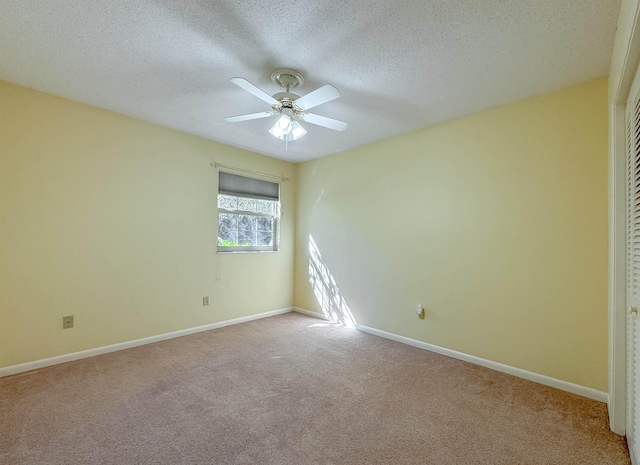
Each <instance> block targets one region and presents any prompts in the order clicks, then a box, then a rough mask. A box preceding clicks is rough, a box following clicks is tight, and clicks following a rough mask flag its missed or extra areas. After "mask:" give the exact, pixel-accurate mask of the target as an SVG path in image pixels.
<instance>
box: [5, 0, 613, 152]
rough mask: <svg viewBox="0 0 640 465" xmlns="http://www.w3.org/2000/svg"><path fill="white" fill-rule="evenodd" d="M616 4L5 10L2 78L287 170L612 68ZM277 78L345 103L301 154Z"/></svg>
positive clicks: (312, 131)
mask: <svg viewBox="0 0 640 465" xmlns="http://www.w3.org/2000/svg"><path fill="white" fill-rule="evenodd" d="M619 3H620V1H619V0H415V1H409V0H395V1H384V0H376V1H374V0H347V1H345V0H326V1H318V0H295V1H292V0H287V1H280V0H278V1H275V0H270V1H268V0H242V1H237V0H236V1H233V0H227V1H211V0H210V1H206V0H199V1H197V0H192V1H185V0H129V1H126V0H20V1H4V2H0V79H2V80H6V81H10V82H14V83H17V84H21V85H24V86H27V87H32V88H35V89H39V90H42V91H45V92H49V93H51V94H55V95H60V96H63V97H66V98H69V99H72V100H76V101H80V102H84V103H88V104H90V105H94V106H97V107H102V108H107V109H110V110H114V111H116V112H119V113H123V114H126V115H130V116H133V117H136V118H140V119H143V120H147V121H152V122H155V123H159V124H162V125H165V126H169V127H172V128H176V129H181V130H184V131H187V132H190V133H193V134H198V135H201V136H204V137H207V138H209V139H213V140H217V141H220V142H224V143H227V144H230V145H234V146H238V147H242V148H246V149H249V150H253V151H255V152H260V153H264V154H266V155H270V156H273V157H277V158H282V159H285V160H290V161H304V160H309V159H312V158H317V157H321V156H325V155H328V154H331V153H335V152H339V151H342V150H346V149H349V148H352V147H355V146H358V145H362V144H365V143H368V142H372V141H375V140H378V139H382V138H386V137H389V136H392V135H395V134H399V133H403V132H407V131H411V130H414V129H418V128H421V127H425V126H430V125H433V124H436V123H439V122H442V121H446V120H449V119H452V118H456V117H460V116H463V115H467V114H471V113H475V112H478V111H481V110H484V109H487V108H491V107H495V106H499V105H502V104H505V103H509V102H514V101H517V100H522V99H524V98H527V97H531V96H534V95H539V94H543V93H546V92H550V91H553V90H557V89H561V88H563V87H567V86H570V85H572V84H577V83H580V82H583V81H586V80H589V79H592V78H595V77H598V76H603V75H606V74H607V73H608V69H609V62H610V59H611V50H612V46H613V37H614V32H615V27H616V23H617V15H618V10H619ZM276 68H294V69H296V70H298V71H300V72H301V73H302V74H303V75H304V77H305V84H304V86H303V87H301V88H299V89H296V90H295V92H296V93H298V94H299V95H304V94H306V93H308V92H311V91H312V90H314V89H316V88H317V87H320V86H321V85H323V84H326V83H331V84H333V85H334V86H336V87H337V88H338V89H339V90H340V92H341V94H342V97H341V98H340V99H338V100H334V101H332V102H329V103H326V104H324V105H321V106H318V107H316V108H314V109H313V110H312V111H313V112H314V113H317V114H320V115H323V116H328V117H332V118H336V119H340V120H344V121H347V122H348V123H349V127H348V128H347V129H346V130H345V131H344V132H335V131H331V130H329V129H325V128H322V127H319V126H313V125H311V124H308V123H307V124H305V127H306V128H307V130H308V133H307V135H306V136H305V137H303V138H301V139H300V140H298V141H295V142H292V143H290V144H289V151H288V152H285V147H284V143H283V142H281V141H279V140H277V139H275V138H274V137H273V136H271V135H270V134H269V133H268V132H267V131H268V129H269V128H270V127H271V125H272V124H273V122H274V121H273V120H271V119H261V120H253V121H247V122H240V123H228V122H226V121H224V120H223V117H225V116H233V115H239V114H243V113H254V112H259V111H266V110H269V106H268V105H267V104H266V103H264V102H262V101H261V100H259V99H257V98H256V97H254V96H252V95H251V94H249V93H247V92H245V91H243V90H242V89H240V88H238V87H236V86H235V85H233V84H232V83H231V82H229V79H230V78H232V77H234V76H240V77H244V78H246V79H248V80H249V81H251V82H253V83H254V84H255V85H257V86H258V87H260V88H262V89H263V90H265V91H266V92H267V93H269V94H274V93H276V92H280V91H281V90H282V89H280V88H279V87H277V86H276V85H275V84H273V83H272V82H271V80H270V75H271V72H272V71H273V70H274V69H276Z"/></svg>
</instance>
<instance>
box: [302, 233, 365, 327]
mask: <svg viewBox="0 0 640 465" xmlns="http://www.w3.org/2000/svg"><path fill="white" fill-rule="evenodd" d="M309 283H311V287H312V288H313V293H314V294H315V296H316V299H317V300H318V303H319V304H320V306H321V307H322V312H323V313H324V314H325V315H326V316H327V318H328V319H329V321H331V322H333V323H338V324H341V325H343V326H346V327H349V328H354V327H355V320H354V318H353V314H352V313H351V310H350V309H349V306H348V305H347V302H346V301H345V300H344V297H342V295H340V289H338V285H337V284H336V281H335V279H334V278H333V276H332V275H331V273H330V272H329V269H328V268H327V266H326V265H325V264H324V263H323V262H322V255H320V250H319V249H318V246H317V245H316V243H315V241H314V240H313V237H311V236H309Z"/></svg>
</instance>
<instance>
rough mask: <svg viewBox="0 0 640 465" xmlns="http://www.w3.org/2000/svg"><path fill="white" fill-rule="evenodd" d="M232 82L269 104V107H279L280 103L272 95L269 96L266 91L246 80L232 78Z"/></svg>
mask: <svg viewBox="0 0 640 465" xmlns="http://www.w3.org/2000/svg"><path fill="white" fill-rule="evenodd" d="M231 82H233V83H234V84H235V85H236V86H238V87H241V88H243V89H244V90H246V91H247V92H250V93H252V94H253V95H255V96H256V97H258V98H259V99H260V100H263V101H265V102H267V103H268V104H269V105H277V104H278V101H277V100H276V99H274V98H273V97H272V96H271V95H269V94H267V93H266V92H265V91H264V90H262V89H260V88H259V87H256V86H254V85H253V84H251V83H250V82H249V81H247V80H246V79H244V78H240V77H234V78H231Z"/></svg>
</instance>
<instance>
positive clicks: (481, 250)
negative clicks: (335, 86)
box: [294, 78, 607, 391]
mask: <svg viewBox="0 0 640 465" xmlns="http://www.w3.org/2000/svg"><path fill="white" fill-rule="evenodd" d="M297 182H298V183H297V186H298V194H297V216H296V275H295V299H294V302H295V305H296V306H299V307H302V308H306V309H309V310H315V311H320V310H322V309H323V308H322V307H323V306H322V305H321V304H320V303H319V302H318V299H317V298H316V296H315V295H314V291H313V289H312V286H311V284H310V282H309V274H310V272H309V269H310V264H311V268H316V269H317V268H322V266H325V267H326V270H325V271H326V273H325V276H324V277H323V278H321V281H325V284H327V286H326V288H327V289H329V288H332V287H333V288H336V289H338V291H337V294H339V297H338V298H337V300H339V301H341V302H344V304H346V305H347V306H348V307H349V308H350V310H351V312H352V314H353V316H354V317H355V320H356V322H357V323H359V324H362V325H365V326H370V327H374V328H377V329H381V330H384V331H388V332H392V333H396V334H400V335H403V336H407V337H410V338H414V339H418V340H421V341H426V342H429V343H433V344H436V345H439V346H442V347H446V348H450V349H454V350H457V351H461V352H465V353H467V354H471V355H475V356H478V357H482V358H486V359H489V360H493V361H497V362H500V363H504V364H507V365H511V366H514V367H518V368H522V369H525V370H529V371H532V372H536V373H541V374H544V375H547V376H551V377H553V378H558V379H561V380H566V381H569V382H573V383H577V384H580V385H583V386H588V387H591V388H595V389H598V390H601V391H607V81H606V79H604V78H603V79H599V80H596V81H593V82H589V83H586V84H584V85H580V86H576V87H572V88H569V89H566V90H563V91H560V92H556V93H553V94H549V95H545V96H542V97H538V98H534V99H530V100H526V101H523V102H519V103H516V104H512V105H508V106H505V107H501V108H497V109H494V110H491V111H487V112H484V113H481V114H477V115H473V116H469V117H466V118H462V119H459V120H456V121H452V122H449V123H446V124H442V125H439V126H436V127H432V128H428V129H423V130H420V131H416V132H413V133H410V134H405V135H401V136H397V137H393V138H390V139H387V140H384V141H381V142H377V143H374V144H370V145H367V146H363V147H359V148H356V149H353V150H350V151H347V152H344V153H341V154H337V155H333V156H330V157H327V158H322V159H319V160H314V161H310V162H306V163H303V164H301V165H298V166H297ZM310 238H312V239H313V241H314V242H315V244H316V245H317V247H318V249H319V252H320V254H321V256H322V262H323V263H322V265H317V264H314V263H313V259H312V258H310V254H309V241H310ZM310 262H311V263H310ZM329 275H330V276H331V277H329ZM331 280H333V281H334V283H333V284H332V283H331ZM329 293H331V291H330V290H329ZM417 304H422V305H423V306H424V307H425V309H426V311H427V313H426V319H425V320H419V319H417V317H416V315H415V306H416V305H417Z"/></svg>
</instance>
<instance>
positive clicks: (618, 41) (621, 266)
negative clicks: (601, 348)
mask: <svg viewBox="0 0 640 465" xmlns="http://www.w3.org/2000/svg"><path fill="white" fill-rule="evenodd" d="M639 21H640V0H622V2H621V5H620V17H619V19H618V29H617V31H616V37H615V42H614V46H613V57H612V60H611V69H610V72H609V99H608V101H609V425H610V427H611V430H612V431H614V432H615V433H618V434H625V432H626V385H627V376H626V375H627V373H626V363H627V362H626V360H627V354H626V351H627V334H626V326H627V323H626V321H627V303H626V285H627V282H626V281H627V270H626V268H627V266H626V260H627V258H626V254H627V237H626V228H627V226H626V173H625V171H626V168H625V166H626V134H625V104H626V102H627V98H628V96H629V91H630V89H631V84H632V83H633V79H634V77H635V74H636V71H637V70H638V65H639V64H640V24H639Z"/></svg>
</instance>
